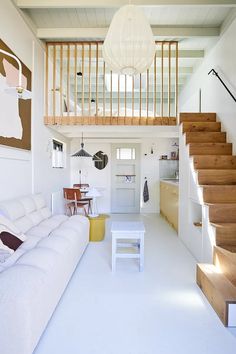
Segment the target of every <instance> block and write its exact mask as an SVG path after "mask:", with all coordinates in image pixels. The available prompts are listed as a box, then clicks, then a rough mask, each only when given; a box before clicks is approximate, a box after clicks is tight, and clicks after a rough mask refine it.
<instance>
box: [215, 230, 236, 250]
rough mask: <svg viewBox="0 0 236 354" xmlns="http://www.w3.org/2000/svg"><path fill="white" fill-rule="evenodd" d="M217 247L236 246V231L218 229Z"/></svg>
mask: <svg viewBox="0 0 236 354" xmlns="http://www.w3.org/2000/svg"><path fill="white" fill-rule="evenodd" d="M216 245H217V246H221V247H223V246H233V247H234V246H236V230H232V231H230V230H226V228H219V229H218V228H216Z"/></svg>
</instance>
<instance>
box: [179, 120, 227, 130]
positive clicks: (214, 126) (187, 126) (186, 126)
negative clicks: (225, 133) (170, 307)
mask: <svg viewBox="0 0 236 354" xmlns="http://www.w3.org/2000/svg"><path fill="white" fill-rule="evenodd" d="M220 131H221V123H219V122H216V123H201V122H196V123H191V122H183V123H182V132H183V133H186V132H220Z"/></svg>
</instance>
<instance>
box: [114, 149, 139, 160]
mask: <svg viewBox="0 0 236 354" xmlns="http://www.w3.org/2000/svg"><path fill="white" fill-rule="evenodd" d="M116 158H117V160H135V148H118V149H116Z"/></svg>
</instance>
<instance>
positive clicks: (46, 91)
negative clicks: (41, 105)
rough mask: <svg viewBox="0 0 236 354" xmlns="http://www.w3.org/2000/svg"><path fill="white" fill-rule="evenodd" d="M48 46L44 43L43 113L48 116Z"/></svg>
mask: <svg viewBox="0 0 236 354" xmlns="http://www.w3.org/2000/svg"><path fill="white" fill-rule="evenodd" d="M48 47H49V45H48V44H47V45H46V58H45V59H46V82H45V105H46V110H45V114H46V117H48V96H49V92H48Z"/></svg>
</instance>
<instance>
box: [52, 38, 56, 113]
mask: <svg viewBox="0 0 236 354" xmlns="http://www.w3.org/2000/svg"><path fill="white" fill-rule="evenodd" d="M52 81H53V89H52V102H53V103H52V107H53V117H55V115H56V45H55V44H54V45H53V78H52Z"/></svg>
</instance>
